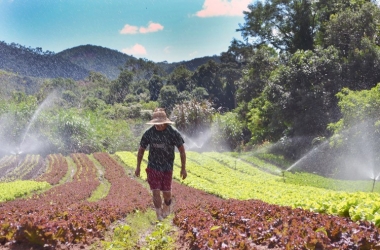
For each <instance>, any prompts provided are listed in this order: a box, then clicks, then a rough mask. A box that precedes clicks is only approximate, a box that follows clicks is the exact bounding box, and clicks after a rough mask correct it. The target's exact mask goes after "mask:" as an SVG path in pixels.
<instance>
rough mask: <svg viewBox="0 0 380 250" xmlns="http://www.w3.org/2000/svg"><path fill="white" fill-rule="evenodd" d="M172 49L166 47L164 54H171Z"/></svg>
mask: <svg viewBox="0 0 380 250" xmlns="http://www.w3.org/2000/svg"><path fill="white" fill-rule="evenodd" d="M171 49H172V47H171V46H167V47H165V48H164V52H165V53H166V54H170V52H171V51H170V50H171Z"/></svg>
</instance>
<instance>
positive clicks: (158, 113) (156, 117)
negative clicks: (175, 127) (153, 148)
mask: <svg viewBox="0 0 380 250" xmlns="http://www.w3.org/2000/svg"><path fill="white" fill-rule="evenodd" d="M152 118H153V119H152V120H150V121H149V122H147V123H146V124H152V125H160V124H165V123H168V124H173V123H174V122H172V121H170V120H169V119H168V117H167V116H166V112H165V109H163V108H156V109H155V110H154V112H153V115H152Z"/></svg>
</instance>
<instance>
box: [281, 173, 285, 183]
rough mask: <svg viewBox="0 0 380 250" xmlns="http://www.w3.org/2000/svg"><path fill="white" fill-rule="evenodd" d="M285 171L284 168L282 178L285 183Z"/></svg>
mask: <svg viewBox="0 0 380 250" xmlns="http://www.w3.org/2000/svg"><path fill="white" fill-rule="evenodd" d="M285 171H286V170H282V171H281V172H282V179H283V180H284V183H285Z"/></svg>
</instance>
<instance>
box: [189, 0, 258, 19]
mask: <svg viewBox="0 0 380 250" xmlns="http://www.w3.org/2000/svg"><path fill="white" fill-rule="evenodd" d="M250 3H252V0H205V2H204V4H203V7H202V10H200V11H198V12H197V13H196V14H195V15H196V16H198V17H212V16H242V15H243V11H244V10H248V5H249V4H250Z"/></svg>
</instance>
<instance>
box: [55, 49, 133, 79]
mask: <svg viewBox="0 0 380 250" xmlns="http://www.w3.org/2000/svg"><path fill="white" fill-rule="evenodd" d="M57 55H58V56H60V57H62V58H64V59H66V60H68V61H70V62H72V63H74V64H76V65H78V66H80V67H82V68H84V69H86V70H88V71H95V72H99V73H101V74H103V75H105V76H106V77H107V78H109V79H112V80H113V79H116V78H117V77H118V76H119V74H120V68H121V67H123V66H124V64H125V62H126V61H128V60H129V59H131V58H133V57H132V56H129V55H126V54H124V53H121V52H119V51H117V50H112V49H108V48H104V47H101V46H95V45H89V44H88V45H81V46H77V47H74V48H70V49H66V50H64V51H62V52H59V53H57Z"/></svg>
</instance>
